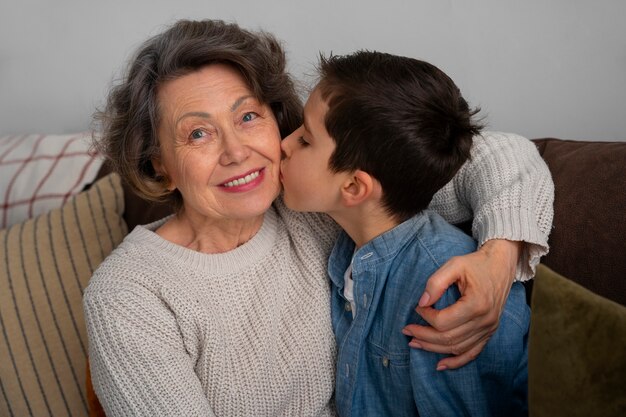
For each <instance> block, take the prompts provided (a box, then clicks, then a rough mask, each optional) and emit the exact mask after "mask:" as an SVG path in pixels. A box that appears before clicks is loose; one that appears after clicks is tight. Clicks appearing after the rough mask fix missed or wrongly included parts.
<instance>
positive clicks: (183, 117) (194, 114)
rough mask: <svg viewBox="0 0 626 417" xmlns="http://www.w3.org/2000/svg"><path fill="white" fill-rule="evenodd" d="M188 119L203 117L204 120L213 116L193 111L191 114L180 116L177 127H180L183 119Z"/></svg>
mask: <svg viewBox="0 0 626 417" xmlns="http://www.w3.org/2000/svg"><path fill="white" fill-rule="evenodd" d="M188 117H201V118H203V119H210V118H211V114H210V113H207V112H203V111H191V112H189V113H185V114H183V115H182V116H180V117H179V118H178V119H177V120H176V125H178V124H179V123H180V122H181V121H182V120H183V119H186V118H188Z"/></svg>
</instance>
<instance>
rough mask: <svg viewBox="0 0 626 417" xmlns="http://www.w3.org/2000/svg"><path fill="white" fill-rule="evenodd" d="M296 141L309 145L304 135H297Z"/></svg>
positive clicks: (302, 144)
mask: <svg viewBox="0 0 626 417" xmlns="http://www.w3.org/2000/svg"><path fill="white" fill-rule="evenodd" d="M298 143H299V144H300V146H309V142H307V141H306V139H304V136H298Z"/></svg>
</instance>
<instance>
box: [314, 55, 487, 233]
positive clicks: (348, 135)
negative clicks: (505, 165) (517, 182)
mask: <svg viewBox="0 0 626 417" xmlns="http://www.w3.org/2000/svg"><path fill="white" fill-rule="evenodd" d="M319 73H320V83H319V85H318V88H319V90H320V93H321V96H322V99H323V100H324V101H325V102H326V103H327V104H328V108H329V109H328V112H327V114H326V118H325V126H326V130H327V131H328V133H329V134H330V136H331V137H332V138H333V139H334V141H335V142H336V145H337V147H336V149H335V151H334V153H333V154H332V155H331V157H330V161H329V167H330V169H331V170H333V171H335V172H341V171H352V170H355V169H361V170H363V171H365V172H367V173H369V174H370V175H372V176H373V177H374V178H376V179H377V180H378V181H379V182H380V183H381V185H382V187H383V204H384V206H385V207H386V209H387V210H388V211H389V213H390V214H392V215H394V216H395V217H396V218H398V219H399V220H401V221H403V220H405V219H407V218H409V217H410V216H413V215H415V214H417V213H419V212H420V211H422V210H423V209H425V208H426V207H428V205H429V204H430V201H431V200H432V197H433V195H434V194H435V193H436V192H437V191H438V190H439V189H440V188H441V187H443V186H444V185H445V184H446V183H448V182H449V181H450V180H451V179H452V177H454V175H455V174H456V172H457V171H458V170H459V168H461V166H462V165H463V164H464V163H465V161H466V160H467V159H468V158H469V156H470V148H471V146H472V137H473V136H474V135H476V134H478V133H479V132H480V130H481V129H482V126H481V125H480V124H478V123H476V122H474V121H473V116H474V115H475V114H476V113H478V111H479V110H480V109H475V110H471V109H470V108H469V106H468V104H467V102H466V101H465V99H464V98H463V97H462V96H461V92H460V91H459V89H458V88H457V86H456V85H455V84H454V82H453V81H452V80H451V79H450V77H448V76H447V75H446V74H445V73H444V72H443V71H441V70H440V69H438V68H437V67H435V66H433V65H431V64H429V63H427V62H424V61H420V60H417V59H413V58H407V57H401V56H396V55H390V54H385V53H380V52H371V51H359V52H356V53H354V54H351V55H345V56H330V57H329V58H325V57H324V56H322V57H321V59H320V64H319Z"/></svg>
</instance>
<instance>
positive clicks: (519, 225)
mask: <svg viewBox="0 0 626 417" xmlns="http://www.w3.org/2000/svg"><path fill="white" fill-rule="evenodd" d="M553 204H554V183H553V182H552V176H551V175H550V171H549V169H548V166H547V165H546V163H545V162H544V161H543V159H542V158H541V157H540V156H539V153H538V152H537V148H536V146H535V144H534V143H533V142H531V141H529V140H528V139H526V138H524V137H522V136H519V135H515V134H511V133H501V132H483V134H482V135H480V136H476V137H474V144H473V146H472V150H471V159H470V160H469V161H468V162H467V163H466V164H465V165H463V167H462V168H461V169H460V170H459V172H458V173H457V175H456V176H455V177H454V178H453V179H452V181H450V182H449V183H448V184H447V185H446V186H444V187H443V188H442V189H441V190H440V191H439V192H438V193H437V194H435V196H434V197H433V200H432V202H431V204H430V206H429V208H430V209H432V210H434V211H436V212H437V213H439V214H440V215H441V216H442V217H443V218H444V219H446V220H447V221H448V222H450V223H462V222H466V221H468V220H472V219H473V221H472V235H473V236H474V238H476V239H477V240H478V245H479V246H482V245H483V243H485V242H486V241H487V240H490V239H508V240H515V241H523V242H526V245H524V249H523V252H522V256H520V261H519V264H518V267H517V273H516V279H517V280H522V281H525V280H528V279H530V278H532V277H533V276H534V275H535V267H536V265H537V264H538V263H539V258H540V257H541V256H544V255H545V254H547V253H548V235H549V234H550V230H551V228H552V218H553V216H554V210H553ZM472 208H473V211H472Z"/></svg>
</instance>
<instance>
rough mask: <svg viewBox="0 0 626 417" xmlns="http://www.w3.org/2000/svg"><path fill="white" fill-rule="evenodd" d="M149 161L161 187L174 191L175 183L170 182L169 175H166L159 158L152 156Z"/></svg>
mask: <svg viewBox="0 0 626 417" xmlns="http://www.w3.org/2000/svg"><path fill="white" fill-rule="evenodd" d="M150 162H152V168H153V169H154V173H155V174H156V178H157V180H159V182H161V184H162V185H163V187H165V188H166V189H167V190H168V191H174V190H175V189H176V185H175V184H174V183H173V182H172V180H171V179H170V177H169V175H167V170H166V169H165V166H164V165H163V163H162V162H161V158H158V157H156V156H154V157H152V159H151V160H150Z"/></svg>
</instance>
